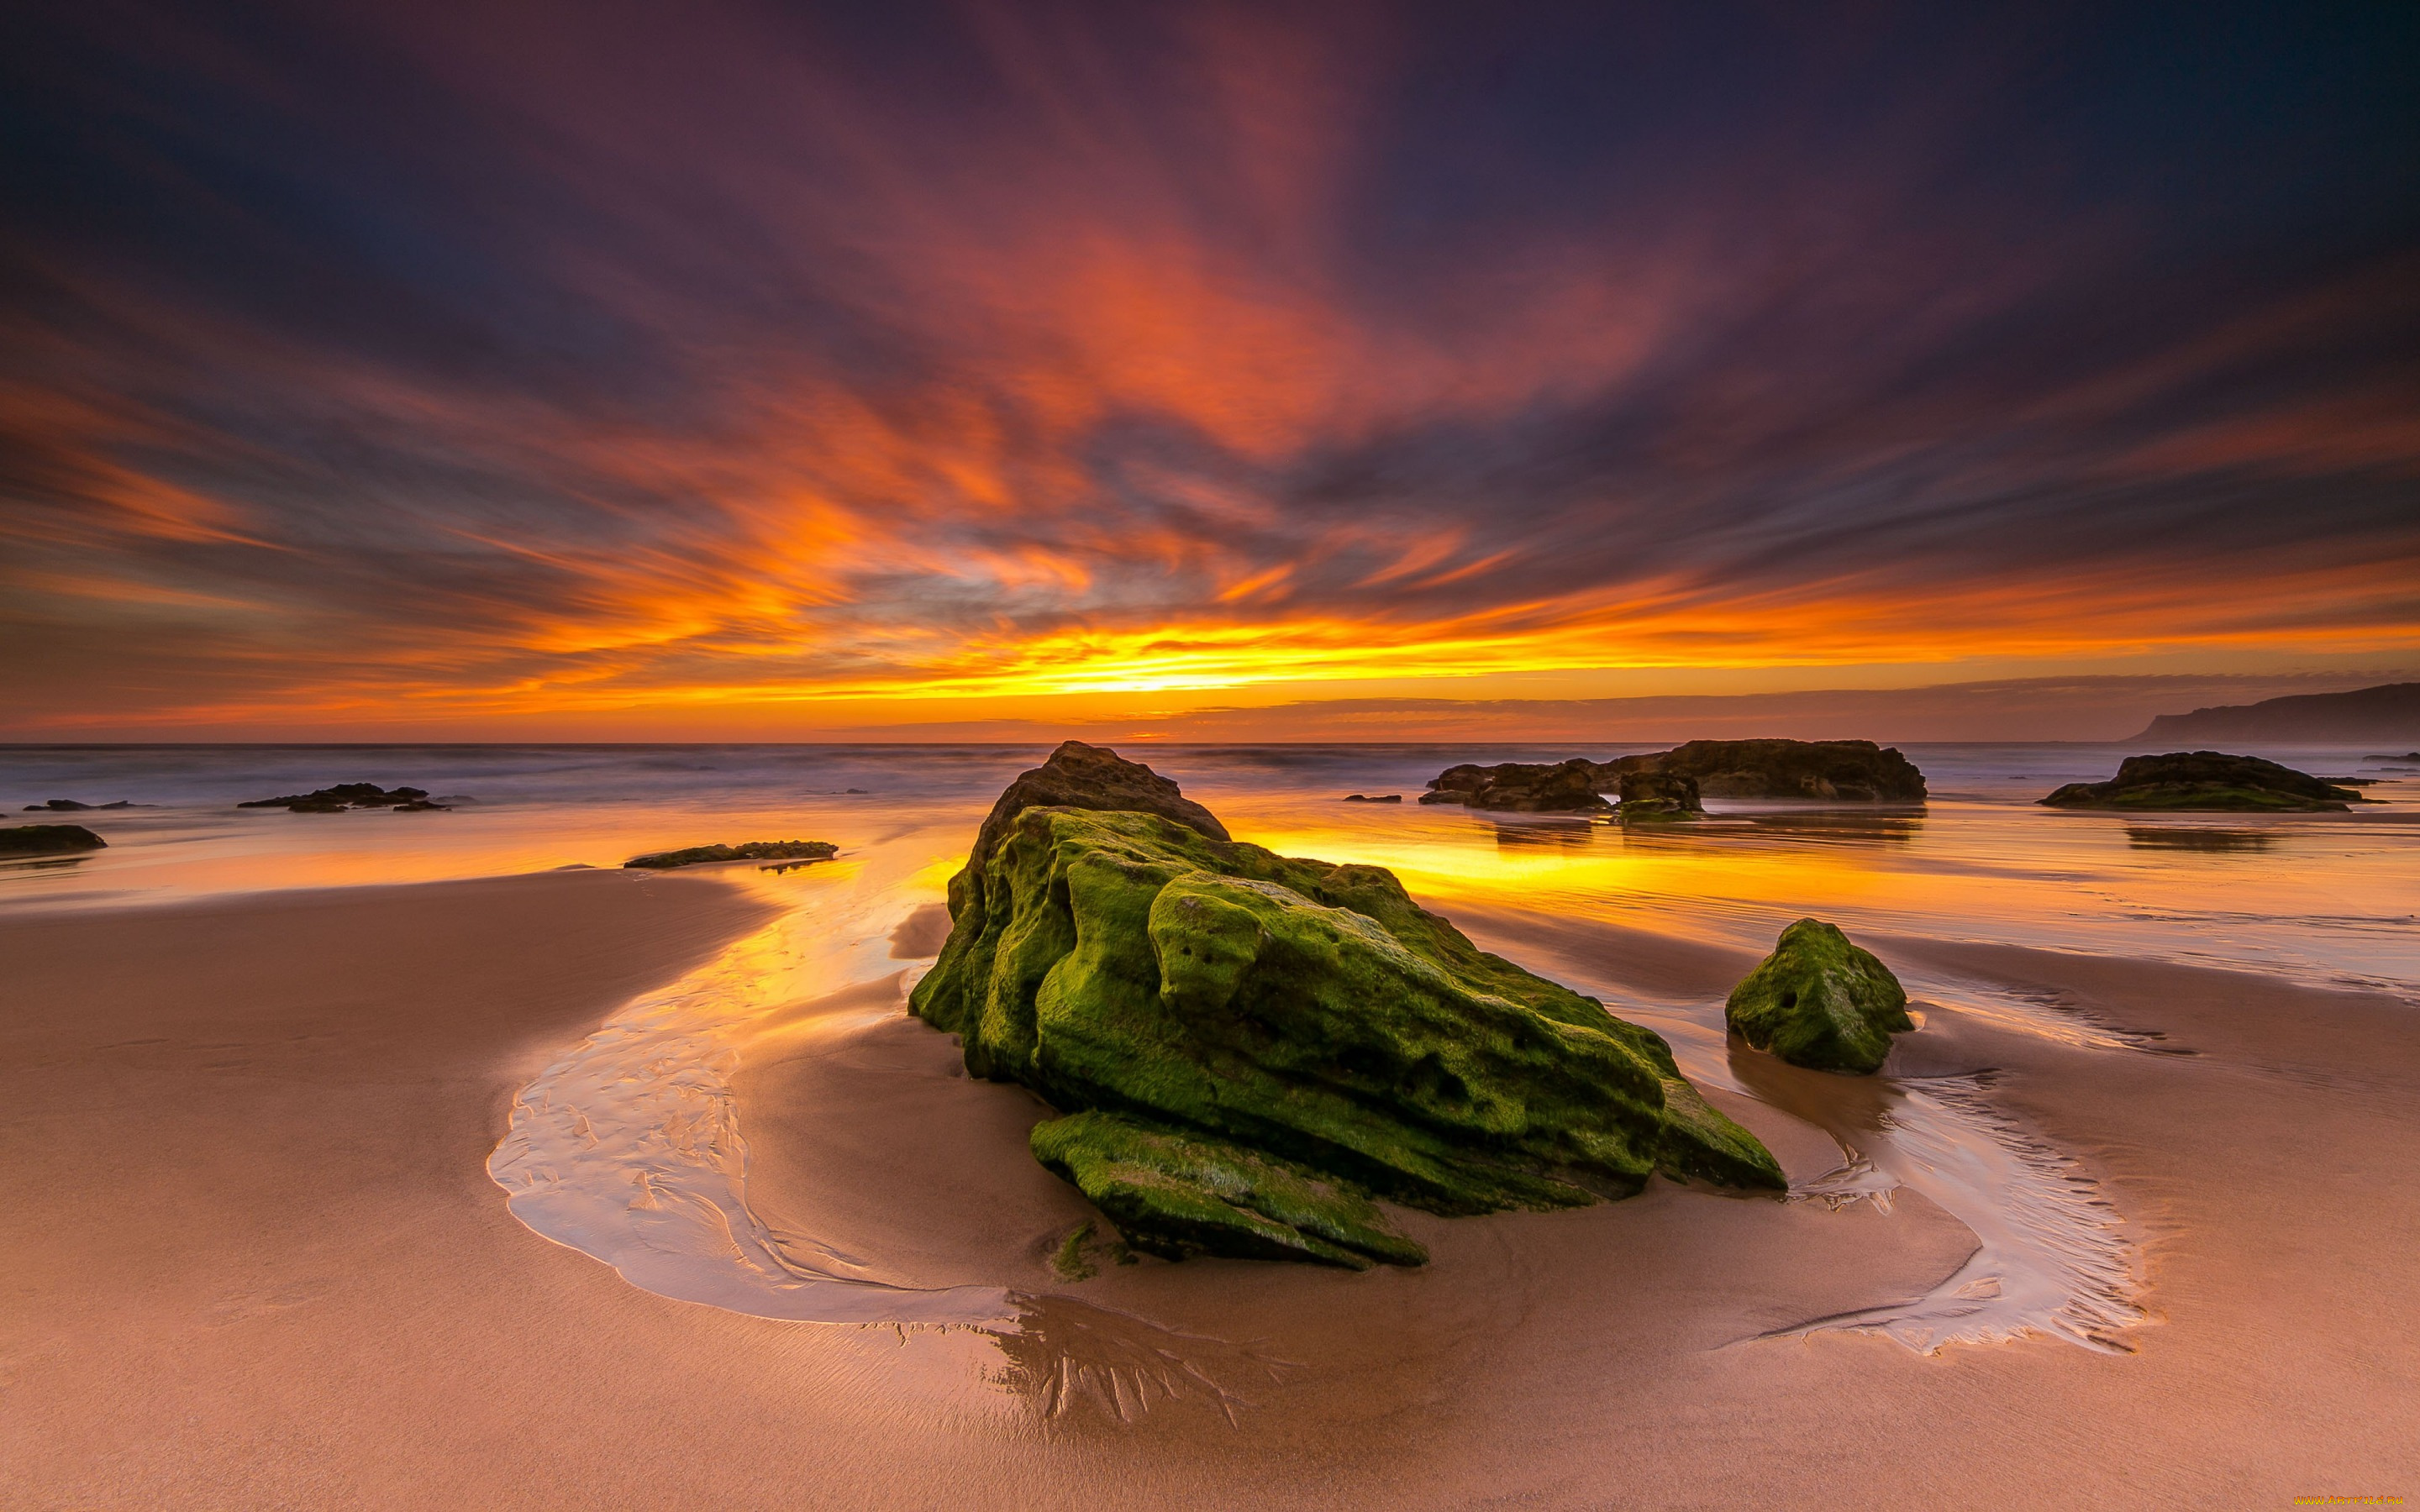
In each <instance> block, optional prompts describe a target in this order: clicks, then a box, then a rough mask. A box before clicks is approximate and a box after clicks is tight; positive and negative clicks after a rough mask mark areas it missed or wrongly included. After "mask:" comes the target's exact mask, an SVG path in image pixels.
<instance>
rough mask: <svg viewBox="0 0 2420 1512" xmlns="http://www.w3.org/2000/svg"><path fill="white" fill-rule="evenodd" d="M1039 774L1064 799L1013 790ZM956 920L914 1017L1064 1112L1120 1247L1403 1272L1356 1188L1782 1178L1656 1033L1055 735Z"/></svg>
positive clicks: (982, 1067)
mask: <svg viewBox="0 0 2420 1512" xmlns="http://www.w3.org/2000/svg"><path fill="white" fill-rule="evenodd" d="M1122 769H1123V770H1122ZM1146 779H1148V780H1146ZM1037 793H1038V794H1052V795H1060V796H1059V797H1057V798H1056V799H1054V800H1053V801H1050V802H1032V803H1027V804H1025V805H1023V806H1021V807H1016V808H1014V809H1012V808H1011V807H1010V805H1011V804H1012V803H1014V802H1016V801H1017V800H1018V799H1019V798H1020V796H1021V795H1027V794H1037ZM1128 795H1137V796H1139V797H1140V799H1141V800H1142V801H1143V802H1147V803H1148V804H1150V805H1151V807H1150V808H1148V809H1140V808H1138V809H1126V808H1122V807H1119V804H1120V803H1121V801H1122V800H1123V799H1124V798H1125V797H1126V796H1128ZM1069 796H1073V797H1076V798H1080V799H1082V800H1084V801H1081V802H1069V801H1066V799H1067V797H1069ZM1204 821H1206V823H1204ZM950 914H951V919H952V926H951V931H950V936H949V939H948V941H947V942H946V943H945V944H944V945H943V946H942V948H941V953H940V956H939V960H938V961H937V962H936V963H935V964H934V966H933V969H932V970H931V972H929V973H928V974H927V975H926V976H925V977H924V979H923V980H922V981H921V982H919V983H918V984H917V987H916V990H915V993H914V995H913V996H912V997H911V999H910V1008H911V1011H913V1012H914V1013H915V1014H916V1015H917V1016H918V1017H919V1018H922V1019H923V1020H924V1021H925V1022H926V1023H928V1024H931V1025H932V1026H935V1027H937V1028H939V1029H944V1030H947V1031H949V1032H951V1033H954V1034H957V1035H960V1036H962V1037H963V1041H964V1044H965V1051H966V1061H967V1068H968V1070H969V1071H970V1072H973V1073H974V1074H976V1075H980V1076H988V1077H990V1078H992V1079H993V1080H996V1081H1014V1082H1019V1083H1022V1084H1023V1085H1025V1086H1027V1087H1029V1088H1032V1089H1033V1090H1034V1091H1036V1092H1038V1093H1039V1094H1041V1096H1042V1097H1044V1098H1045V1099H1046V1100H1047V1101H1048V1102H1049V1103H1052V1104H1053V1105H1054V1106H1056V1107H1057V1108H1059V1109H1061V1110H1062V1111H1063V1113H1064V1114H1066V1115H1067V1117H1065V1118H1062V1119H1056V1120H1053V1121H1052V1122H1049V1123H1046V1124H1044V1125H1042V1126H1041V1127H1040V1128H1038V1129H1037V1130H1036V1131H1035V1132H1034V1134H1033V1148H1034V1150H1035V1153H1036V1155H1037V1156H1038V1157H1039V1158H1041V1159H1042V1160H1043V1161H1044V1163H1045V1164H1047V1165H1050V1166H1051V1168H1052V1169H1054V1170H1057V1171H1059V1172H1060V1173H1061V1174H1062V1175H1063V1176H1065V1177H1066V1178H1067V1179H1068V1180H1072V1181H1074V1182H1075V1183H1076V1184H1077V1185H1078V1186H1079V1187H1081V1188H1082V1189H1083V1190H1084V1191H1085V1192H1086V1194H1087V1195H1088V1196H1092V1197H1093V1198H1094V1202H1095V1203H1096V1204H1097V1205H1098V1206H1099V1207H1100V1208H1101V1209H1102V1211H1103V1212H1104V1213H1106V1214H1107V1215H1108V1216H1109V1218H1110V1219H1111V1220H1112V1221H1113V1222H1114V1223H1116V1224H1117V1226H1118V1227H1119V1228H1120V1229H1121V1231H1122V1232H1124V1234H1125V1238H1126V1241H1127V1242H1129V1243H1131V1244H1133V1245H1134V1246H1135V1247H1137V1248H1140V1249H1147V1250H1152V1251H1154V1252H1156V1253H1160V1254H1168V1255H1183V1254H1189V1253H1209V1254H1218V1255H1237V1256H1251V1257H1274V1258H1295V1259H1311V1260H1319V1261H1324V1262H1326V1263H1332V1264H1342V1265H1356V1266H1357V1265H1366V1264H1369V1263H1371V1262H1372V1261H1373V1260H1374V1261H1384V1262H1387V1263H1397V1264H1405V1263H1417V1261H1418V1259H1419V1250H1418V1247H1417V1246H1416V1245H1412V1244H1411V1243H1410V1242H1409V1241H1407V1240H1404V1239H1402V1238H1401V1237H1400V1236H1398V1235H1395V1234H1393V1233H1392V1232H1391V1231H1389V1230H1388V1228H1387V1227H1385V1223H1384V1218H1383V1215H1382V1214H1380V1213H1379V1212H1378V1211H1377V1210H1376V1209H1375V1208H1374V1207H1373V1206H1371V1204H1370V1202H1369V1198H1370V1196H1373V1195H1375V1196H1383V1197H1387V1198H1389V1199H1391V1200H1394V1201H1397V1202H1401V1203H1404V1204H1406V1205H1408V1206H1412V1207H1417V1208H1423V1209H1426V1210H1428V1211H1434V1212H1440V1213H1477V1212H1487V1211H1497V1210H1500V1209H1505V1208H1552V1207H1567V1206H1577V1205H1581V1204H1585V1203H1589V1202H1592V1201H1594V1200H1596V1199H1597V1198H1598V1197H1601V1196H1628V1195H1630V1194H1631V1193H1634V1192H1636V1191H1637V1190H1638V1189H1639V1187H1640V1186H1641V1185H1643V1184H1644V1183H1645V1181H1646V1180H1647V1179H1648V1177H1649V1176H1650V1175H1651V1174H1652V1173H1653V1172H1654V1171H1656V1170H1658V1169H1661V1170H1664V1171H1666V1172H1668V1173H1670V1174H1672V1175H1675V1176H1679V1177H1684V1178H1694V1179H1701V1180H1711V1181H1715V1182H1720V1183H1724V1184H1730V1185H1738V1186H1752V1187H1765V1188H1779V1187H1781V1186H1782V1185H1783V1184H1784V1182H1783V1180H1782V1177H1781V1173H1780V1170H1779V1168H1778V1167H1777V1166H1776V1165H1775V1164H1774V1161H1773V1157H1772V1156H1771V1155H1770V1154H1769V1153H1767V1152H1766V1150H1765V1149H1764V1147H1763V1146H1762V1145H1761V1144H1759V1143H1758V1142H1757V1140H1756V1138H1755V1136H1754V1135H1752V1134H1748V1133H1747V1132H1746V1131H1745V1130H1744V1129H1742V1128H1740V1127H1739V1126H1738V1125H1737V1124H1735V1123H1732V1122H1731V1121H1730V1119H1726V1118H1724V1117H1723V1116H1722V1115H1721V1114H1719V1113H1717V1112H1715V1111H1714V1109H1713V1108H1712V1107H1710V1106H1709V1105H1707V1103H1705V1101H1704V1100H1703V1099H1702V1098H1701V1097H1699V1095H1698V1093H1697V1091H1696V1089H1695V1088H1691V1087H1690V1086H1689V1084H1688V1083H1687V1081H1686V1080H1684V1079H1683V1077H1682V1076H1681V1074H1680V1072H1679V1070H1678V1068H1677V1067H1676V1066H1675V1065H1674V1064H1673V1060H1672V1056H1671V1051H1670V1049H1669V1048H1668V1046H1667V1045H1666V1044H1665V1043H1664V1041H1663V1040H1662V1039H1660V1038H1659V1037H1657V1036H1656V1035H1655V1034H1654V1033H1653V1032H1652V1031H1650V1030H1647V1029H1644V1028H1640V1027H1638V1026H1636V1025H1631V1024H1626V1023H1624V1022H1622V1021H1621V1020H1620V1019H1618V1018H1615V1017H1613V1016H1612V1015H1611V1014H1609V1013H1607V1012H1606V1011H1605V1008H1604V1005H1602V1004H1601V1003H1599V1002H1597V1001H1596V1000H1595V999H1593V998H1590V997H1583V996H1581V995H1578V994H1576V993H1574V992H1572V991H1570V990H1569V989H1567V988H1564V987H1561V986H1559V985H1557V984H1556V983H1554V982H1550V981H1547V980H1544V979H1543V978H1539V977H1534V976H1531V975H1530V974H1529V973H1528V972H1526V971H1524V970H1522V969H1521V968H1520V967H1518V966H1516V965H1514V964H1512V963H1511V962H1509V961H1505V960H1503V959H1502V958H1500V957H1497V956H1494V955H1489V954H1487V953H1485V952H1483V951H1481V950H1480V949H1478V948H1477V947H1475V946H1473V945H1472V944H1471V943H1470V941H1469V940H1468V939H1466V938H1465V937H1464V936H1463V934H1462V933H1461V932H1460V931H1458V930H1456V929H1455V928H1454V927H1453V926H1452V925H1451V924H1450V923H1448V922H1447V921H1446V920H1445V919H1443V918H1438V917H1437V916H1436V915H1435V914H1432V913H1429V912H1428V911H1427V910H1425V909H1423V908H1421V907H1419V905H1418V904H1417V903H1413V902H1412V901H1411V899H1410V898H1409V897H1408V896H1407V895H1406V894H1405V893H1404V888H1403V885H1402V884H1401V883H1400V882H1398V881H1397V880H1396V879H1395V876H1394V875H1393V873H1391V872H1388V871H1386V870H1384V869H1383V868H1379V867H1373V866H1349V865H1346V866H1340V865H1336V864H1333V863H1329V862H1326V861H1312V860H1301V859H1293V858H1288V857H1284V856H1278V855H1275V854H1274V853H1272V852H1269V851H1266V850H1264V849H1262V848H1261V847H1260V846H1257V845H1250V844H1245V843H1240V842H1236V841H1230V840H1228V839H1227V838H1226V832H1225V830H1224V828H1223V827H1221V826H1218V822H1217V820H1216V819H1215V818H1212V817H1211V816H1210V815H1209V814H1208V812H1207V810H1201V809H1200V807H1199V806H1198V805H1195V804H1191V803H1189V802H1187V800H1184V799H1183V798H1182V797H1181V796H1180V795H1178V794H1177V792H1176V788H1175V784H1174V783H1171V782H1168V781H1167V780H1166V779H1161V778H1158V777H1156V775H1153V774H1150V773H1149V772H1148V771H1147V770H1145V769H1143V768H1140V767H1138V766H1136V765H1134V764H1130V763H1125V762H1122V761H1120V760H1119V759H1118V757H1117V756H1116V755H1115V754H1114V753H1112V752H1109V751H1102V750H1097V749H1094V748H1091V747H1081V746H1077V745H1076V744H1075V743H1074V742H1070V743H1069V745H1067V746H1064V747H1062V748H1060V751H1059V753H1058V754H1055V755H1053V757H1052V758H1051V760H1050V762H1049V763H1048V764H1046V765H1045V766H1044V767H1043V768H1042V769H1040V770H1038V771H1036V772H1030V773H1027V774H1026V775H1025V776H1024V777H1021V778H1019V779H1017V781H1016V784H1013V785H1012V786H1011V787H1010V789H1009V791H1008V792H1007V793H1005V794H1003V795H1001V801H1000V803H999V804H998V805H996V806H995V807H994V809H993V810H992V813H991V816H990V817H989V818H987V819H986V820H985V824H984V827H983V830H982V832H981V834H980V835H979V836H978V838H977V841H976V848H975V852H974V854H973V855H972V856H970V858H969V861H968V863H967V866H966V867H965V869H964V870H962V871H960V872H958V874H957V875H956V876H955V877H954V878H953V879H952V880H951V883H950Z"/></svg>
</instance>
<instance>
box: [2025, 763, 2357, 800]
mask: <svg viewBox="0 0 2420 1512" xmlns="http://www.w3.org/2000/svg"><path fill="white" fill-rule="evenodd" d="M2376 801H2377V800H2376V799H2373V798H2365V797H2363V796H2362V795H2361V794H2360V793H2358V792H2356V791H2355V790H2353V789H2351V788H2349V787H2340V786H2338V785H2336V784H2335V783H2333V782H2330V781H2327V780H2325V779H2321V778H2316V777H2313V776H2311V775H2310V774H2309V773H2308V772H2298V771H2296V770H2294V768H2292V767H2290V766H2281V765H2279V764H2277V763H2275V762H2271V761H2263V760H2262V759H2260V758H2259V757H2257V756H2230V755H2227V754H2226V752H2224V751H2215V750H2177V751H2170V752H2168V753H2167V754H2166V755H2164V756H2129V757H2127V758H2126V759H2125V760H2124V761H2122V762H2120V763H2118V775H2117V776H2116V777H2114V778H2112V779H2109V780H2108V781H2106V782H2070V783H2068V784H2067V785H2066V786H2065V787H2063V788H2060V789H2059V790H2058V791H2057V792H2055V793H2053V794H2052V795H2050V796H2049V797H2046V798H2043V799H2040V803H2041V804H2042V805H2043V806H2044V807H2046V808H2052V809H2125V810H2134V811H2137V812H2140V811H2144V810H2165V811H2168V812H2195V811H2199V812H2206V813H2336V812H2342V811H2343V810H2345V809H2347V808H2348V807H2349V806H2350V805H2352V804H2356V803H2373V802H2376Z"/></svg>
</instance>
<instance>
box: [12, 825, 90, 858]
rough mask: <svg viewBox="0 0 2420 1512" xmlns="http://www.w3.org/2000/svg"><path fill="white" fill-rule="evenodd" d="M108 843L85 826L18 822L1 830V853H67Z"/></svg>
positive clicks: (35, 854) (57, 854) (14, 854)
mask: <svg viewBox="0 0 2420 1512" xmlns="http://www.w3.org/2000/svg"><path fill="white" fill-rule="evenodd" d="M108 844H109V841H105V840H103V839H101V837H100V836H99V835H96V834H94V833H93V832H92V831H91V830H89V829H86V828H85V827H84V825H13V826H11V827H9V828H7V829H0V856H66V855H70V854H71V853H73V852H76V851H98V850H101V849H104V848H106V847H107V846H108Z"/></svg>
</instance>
